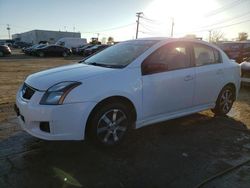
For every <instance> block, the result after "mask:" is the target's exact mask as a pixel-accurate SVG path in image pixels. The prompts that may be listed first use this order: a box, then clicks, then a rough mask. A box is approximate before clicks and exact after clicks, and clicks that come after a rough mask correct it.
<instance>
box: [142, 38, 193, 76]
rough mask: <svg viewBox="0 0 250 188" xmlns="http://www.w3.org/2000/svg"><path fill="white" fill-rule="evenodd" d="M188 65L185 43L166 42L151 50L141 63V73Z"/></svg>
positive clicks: (164, 70)
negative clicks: (153, 50)
mask: <svg viewBox="0 0 250 188" xmlns="http://www.w3.org/2000/svg"><path fill="white" fill-rule="evenodd" d="M187 67H190V61H189V56H188V49H187V46H186V45H185V44H181V43H179V44H176V43H174V44H167V45H165V46H163V47H161V48H159V49H158V50H156V51H155V52H153V53H152V54H151V55H150V56H149V57H148V58H147V59H146V60H145V61H144V62H143V64H142V74H143V75H147V74H154V73H160V72H166V71H172V70H177V69H183V68H187Z"/></svg>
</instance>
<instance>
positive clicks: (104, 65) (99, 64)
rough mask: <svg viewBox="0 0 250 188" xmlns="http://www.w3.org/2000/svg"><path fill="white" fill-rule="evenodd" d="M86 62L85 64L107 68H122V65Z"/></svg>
mask: <svg viewBox="0 0 250 188" xmlns="http://www.w3.org/2000/svg"><path fill="white" fill-rule="evenodd" d="M85 63H86V62H85ZM86 64H87V65H94V66H100V67H107V68H123V67H124V66H122V65H110V64H103V63H96V62H89V63H86Z"/></svg>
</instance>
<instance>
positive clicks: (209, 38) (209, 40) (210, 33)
mask: <svg viewBox="0 0 250 188" xmlns="http://www.w3.org/2000/svg"><path fill="white" fill-rule="evenodd" d="M208 32H209V37H208V42H209V43H211V36H212V30H209V31H208Z"/></svg>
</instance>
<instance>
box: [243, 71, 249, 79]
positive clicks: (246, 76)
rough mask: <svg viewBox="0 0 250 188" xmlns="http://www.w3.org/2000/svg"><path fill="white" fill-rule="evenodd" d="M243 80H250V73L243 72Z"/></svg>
mask: <svg viewBox="0 0 250 188" xmlns="http://www.w3.org/2000/svg"><path fill="white" fill-rule="evenodd" d="M241 77H242V78H250V71H242V75H241Z"/></svg>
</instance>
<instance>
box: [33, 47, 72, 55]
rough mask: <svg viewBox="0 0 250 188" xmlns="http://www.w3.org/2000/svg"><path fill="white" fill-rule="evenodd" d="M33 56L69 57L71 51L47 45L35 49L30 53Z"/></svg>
mask: <svg viewBox="0 0 250 188" xmlns="http://www.w3.org/2000/svg"><path fill="white" fill-rule="evenodd" d="M32 53H33V54H34V55H37V56H39V57H45V56H63V57H66V56H69V55H71V50H70V49H68V48H65V47H63V46H58V45H49V46H45V47H43V48H36V49H34V50H33V52H32Z"/></svg>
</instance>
